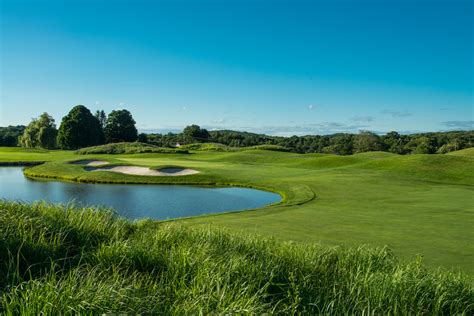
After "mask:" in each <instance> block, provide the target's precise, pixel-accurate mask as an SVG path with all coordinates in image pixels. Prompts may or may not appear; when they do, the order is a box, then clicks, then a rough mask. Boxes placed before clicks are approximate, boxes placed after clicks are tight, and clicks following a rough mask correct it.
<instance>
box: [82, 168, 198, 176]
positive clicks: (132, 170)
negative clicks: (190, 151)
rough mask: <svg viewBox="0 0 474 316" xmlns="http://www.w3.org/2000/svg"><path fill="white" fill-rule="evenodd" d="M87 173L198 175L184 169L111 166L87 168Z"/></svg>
mask: <svg viewBox="0 0 474 316" xmlns="http://www.w3.org/2000/svg"><path fill="white" fill-rule="evenodd" d="M87 170H88V171H111V172H118V173H123V174H131V175H136V176H160V177H176V176H187V175H191V174H196V173H199V171H197V170H193V169H184V168H163V169H160V170H153V169H150V168H147V167H137V166H111V167H105V168H87Z"/></svg>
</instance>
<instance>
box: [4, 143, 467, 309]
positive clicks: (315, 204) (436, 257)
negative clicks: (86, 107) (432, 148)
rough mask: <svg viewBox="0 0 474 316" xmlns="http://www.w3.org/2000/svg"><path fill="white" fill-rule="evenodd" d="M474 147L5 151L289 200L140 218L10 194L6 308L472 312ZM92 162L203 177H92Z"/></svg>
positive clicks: (84, 176)
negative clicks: (349, 152)
mask: <svg viewBox="0 0 474 316" xmlns="http://www.w3.org/2000/svg"><path fill="white" fill-rule="evenodd" d="M473 153H474V152H473V151H472V150H463V151H460V152H457V153H453V154H449V155H411V156H398V155H392V154H388V153H380V152H371V153H364V154H358V155H353V156H334V155H321V154H305V155H300V154H295V153H289V152H279V151H268V150H261V149H249V150H241V151H235V152H191V153H188V154H183V153H180V154H175V153H147V154H129V155H124V154H115V155H105V154H104V155H98V154H94V155H78V154H75V153H74V152H72V151H46V150H26V149H20V148H1V149H0V164H3V165H17V164H25V165H28V166H29V167H26V168H25V169H24V174H25V175H27V176H29V177H37V178H52V179H58V180H67V181H79V182H101V183H150V184H165V183H166V184H168V183H175V184H201V185H236V186H246V187H254V188H260V189H265V190H269V191H274V192H278V193H279V194H280V195H281V196H282V201H281V202H280V203H278V204H275V205H271V206H267V207H264V208H261V209H256V210H250V211H242V212H230V213H222V214H216V215H204V216H197V217H192V218H182V219H177V220H171V221H152V220H139V221H135V222H131V221H127V220H124V219H122V218H120V217H117V216H116V215H114V214H113V213H111V212H110V211H109V210H106V209H96V208H82V209H81V208H77V207H75V206H73V205H72V206H71V205H54V204H48V203H44V202H43V203H42V202H40V203H35V204H25V203H19V202H13V201H2V200H0V208H1V213H0V249H1V250H2V251H1V252H0V272H2V273H1V274H0V297H1V301H0V302H1V304H0V312H5V313H6V314H18V313H28V314H37V313H40V312H43V313H58V312H66V311H71V312H88V313H109V312H131V313H158V312H159V313H163V312H164V313H177V314H182V313H185V314H186V313H213V312H214V313H215V312H218V313H272V312H276V313H285V314H286V313H295V312H301V313H308V314H319V313H335V314H341V313H342V314H344V313H349V314H351V313H393V314H400V313H401V314H406V313H410V314H424V313H429V314H459V313H461V314H472V312H473V311H474V291H473V288H472V281H473V278H472V276H473V274H474V270H473V267H472V264H471V263H472V262H473V260H474V257H473V254H474V249H473V244H474V236H473V232H472V227H473V225H474V223H473V213H474V210H473V206H472V205H473V203H472V202H473V201H472V199H473V188H474V181H473V179H474V177H473V168H472V166H473ZM92 161H100V162H101V165H102V166H141V167H147V168H151V169H156V170H160V169H163V168H190V169H193V170H197V171H199V173H197V174H193V175H183V176H179V177H162V176H156V177H154V176H137V175H129V174H120V173H115V172H108V171H103V172H101V171H96V172H89V171H87V169H86V168H88V166H87V163H91V162H92ZM35 162H42V163H41V164H38V165H35ZM43 162H44V163H43ZM106 162H107V163H106ZM96 164H97V163H96ZM97 167H98V168H100V167H101V166H97Z"/></svg>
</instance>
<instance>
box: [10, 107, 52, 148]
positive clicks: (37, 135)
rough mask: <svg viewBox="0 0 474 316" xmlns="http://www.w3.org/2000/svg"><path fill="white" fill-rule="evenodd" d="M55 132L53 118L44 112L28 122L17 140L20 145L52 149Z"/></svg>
mask: <svg viewBox="0 0 474 316" xmlns="http://www.w3.org/2000/svg"><path fill="white" fill-rule="evenodd" d="M57 134H58V130H57V129H56V124H55V123H54V119H53V118H52V117H51V116H50V115H49V114H48V113H46V112H45V113H43V114H41V115H40V116H39V117H38V118H37V119H33V120H32V121H31V123H30V124H28V126H27V127H26V128H25V130H24V132H23V134H22V135H21V136H20V138H19V141H20V145H21V146H22V147H27V148H46V149H53V148H56V136H57Z"/></svg>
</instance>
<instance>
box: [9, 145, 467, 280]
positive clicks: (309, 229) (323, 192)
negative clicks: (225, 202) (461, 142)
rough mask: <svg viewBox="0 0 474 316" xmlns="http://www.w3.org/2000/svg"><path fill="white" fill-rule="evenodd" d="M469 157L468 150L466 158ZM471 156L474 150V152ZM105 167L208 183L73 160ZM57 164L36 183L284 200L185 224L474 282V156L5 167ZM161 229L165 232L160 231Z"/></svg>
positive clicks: (138, 159) (60, 154) (260, 157)
mask: <svg viewBox="0 0 474 316" xmlns="http://www.w3.org/2000/svg"><path fill="white" fill-rule="evenodd" d="M463 152H464V151H463ZM465 152H469V151H465ZM86 158H87V159H93V158H97V159H101V160H108V161H110V162H112V163H116V164H132V165H141V166H150V167H152V168H158V167H160V166H164V165H173V166H181V167H189V168H192V169H197V170H199V171H201V173H200V174H197V175H193V176H184V177H144V176H131V175H122V174H115V173H111V172H94V173H91V172H87V171H85V170H84V168H83V167H82V166H79V165H73V164H67V163H65V162H66V161H71V160H80V159H86ZM15 160H16V161H31V160H38V161H53V162H52V163H47V164H44V165H40V166H36V167H33V168H28V169H27V170H26V174H28V175H31V176H47V177H56V178H64V179H70V180H76V181H87V182H94V181H99V182H139V183H183V184H184V183H190V184H231V185H232V184H234V185H243V186H254V187H261V188H265V189H271V190H274V191H277V192H279V193H281V194H282V195H283V196H284V198H285V199H284V201H283V203H281V204H280V205H276V206H272V207H268V208H264V209H259V210H256V211H248V212H236V213H228V214H220V215H214V216H206V217H196V218H191V219H185V220H180V221H179V222H180V223H182V224H184V225H190V226H205V227H208V226H211V227H226V228H230V229H232V230H235V231H245V232H249V233H253V234H260V235H264V236H272V237H275V238H276V239H278V240H282V241H288V240H291V241H298V242H303V243H313V242H320V243H323V244H325V245H341V244H342V245H346V246H360V245H362V244H368V245H371V246H385V245H387V246H389V247H390V248H391V249H393V251H394V253H395V254H396V255H397V256H398V257H400V258H403V259H413V258H414V257H415V256H416V255H417V254H419V255H421V256H423V261H424V263H425V264H427V265H428V266H430V267H433V268H436V267H439V266H441V267H443V268H445V269H461V270H463V271H465V272H467V273H469V274H471V275H474V266H473V265H472V262H474V232H473V229H472V227H474V206H473V205H474V198H473V197H474V194H473V193H474V158H473V157H472V156H470V155H468V154H466V153H463V154H458V155H456V154H449V155H411V156H397V155H393V154H388V153H364V154H359V155H353V156H334V155H323V154H306V155H299V154H295V153H286V152H277V151H267V150H243V151H237V152H195V153H191V154H189V155H180V154H155V153H152V154H136V155H75V154H74V153H73V152H64V151H54V152H47V151H45V152H30V151H25V150H21V149H15V150H11V149H5V150H4V149H0V162H1V161H15ZM150 225H155V226H157V227H159V226H160V225H162V224H160V223H152V224H150Z"/></svg>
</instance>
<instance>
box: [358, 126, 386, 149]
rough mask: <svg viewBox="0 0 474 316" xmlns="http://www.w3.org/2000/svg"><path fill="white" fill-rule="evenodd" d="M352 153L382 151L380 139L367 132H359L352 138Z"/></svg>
mask: <svg viewBox="0 0 474 316" xmlns="http://www.w3.org/2000/svg"><path fill="white" fill-rule="evenodd" d="M353 146H354V152H355V153H363V152H367V151H379V150H382V149H383V144H382V142H381V140H380V137H379V136H378V135H377V134H375V133H372V132H369V131H361V132H360V133H359V134H357V135H356V136H355V137H354V144H353Z"/></svg>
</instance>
